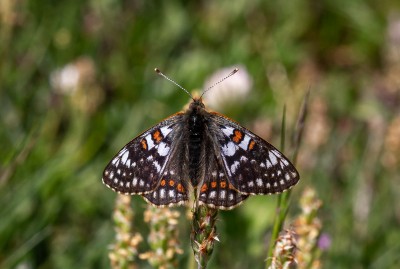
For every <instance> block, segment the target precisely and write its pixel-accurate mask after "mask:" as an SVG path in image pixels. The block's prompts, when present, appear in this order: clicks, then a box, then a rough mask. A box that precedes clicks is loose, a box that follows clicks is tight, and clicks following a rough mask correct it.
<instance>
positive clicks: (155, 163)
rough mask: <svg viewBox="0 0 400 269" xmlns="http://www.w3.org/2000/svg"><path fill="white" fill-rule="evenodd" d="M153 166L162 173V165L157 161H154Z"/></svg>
mask: <svg viewBox="0 0 400 269" xmlns="http://www.w3.org/2000/svg"><path fill="white" fill-rule="evenodd" d="M153 165H154V166H155V167H156V169H157V172H160V170H161V166H160V164H159V163H158V162H157V161H154V162H153ZM166 174H167V172H165V173H164V175H166Z"/></svg>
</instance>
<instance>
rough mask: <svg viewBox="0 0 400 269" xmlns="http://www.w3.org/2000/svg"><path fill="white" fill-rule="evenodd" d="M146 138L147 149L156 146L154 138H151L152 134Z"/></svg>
mask: <svg viewBox="0 0 400 269" xmlns="http://www.w3.org/2000/svg"><path fill="white" fill-rule="evenodd" d="M145 139H146V142H147V150H149V149H152V148H154V142H153V139H152V138H151V134H148V135H146V136H145Z"/></svg>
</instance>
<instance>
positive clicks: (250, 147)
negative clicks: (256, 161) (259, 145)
mask: <svg viewBox="0 0 400 269" xmlns="http://www.w3.org/2000/svg"><path fill="white" fill-rule="evenodd" d="M255 145H256V142H254V140H251V141H250V144H249V150H252V149H253V148H254V146H255Z"/></svg>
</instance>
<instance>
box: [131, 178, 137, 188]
mask: <svg viewBox="0 0 400 269" xmlns="http://www.w3.org/2000/svg"><path fill="white" fill-rule="evenodd" d="M137 181H138V179H137V178H136V177H134V178H133V180H132V185H133V186H136V185H137Z"/></svg>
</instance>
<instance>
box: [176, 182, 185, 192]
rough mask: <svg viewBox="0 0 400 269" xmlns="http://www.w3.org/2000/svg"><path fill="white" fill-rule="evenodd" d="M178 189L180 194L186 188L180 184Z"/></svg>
mask: <svg viewBox="0 0 400 269" xmlns="http://www.w3.org/2000/svg"><path fill="white" fill-rule="evenodd" d="M176 189H177V190H178V191H179V192H184V191H185V188H184V187H183V186H182V184H181V183H179V184H178V186H176Z"/></svg>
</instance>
